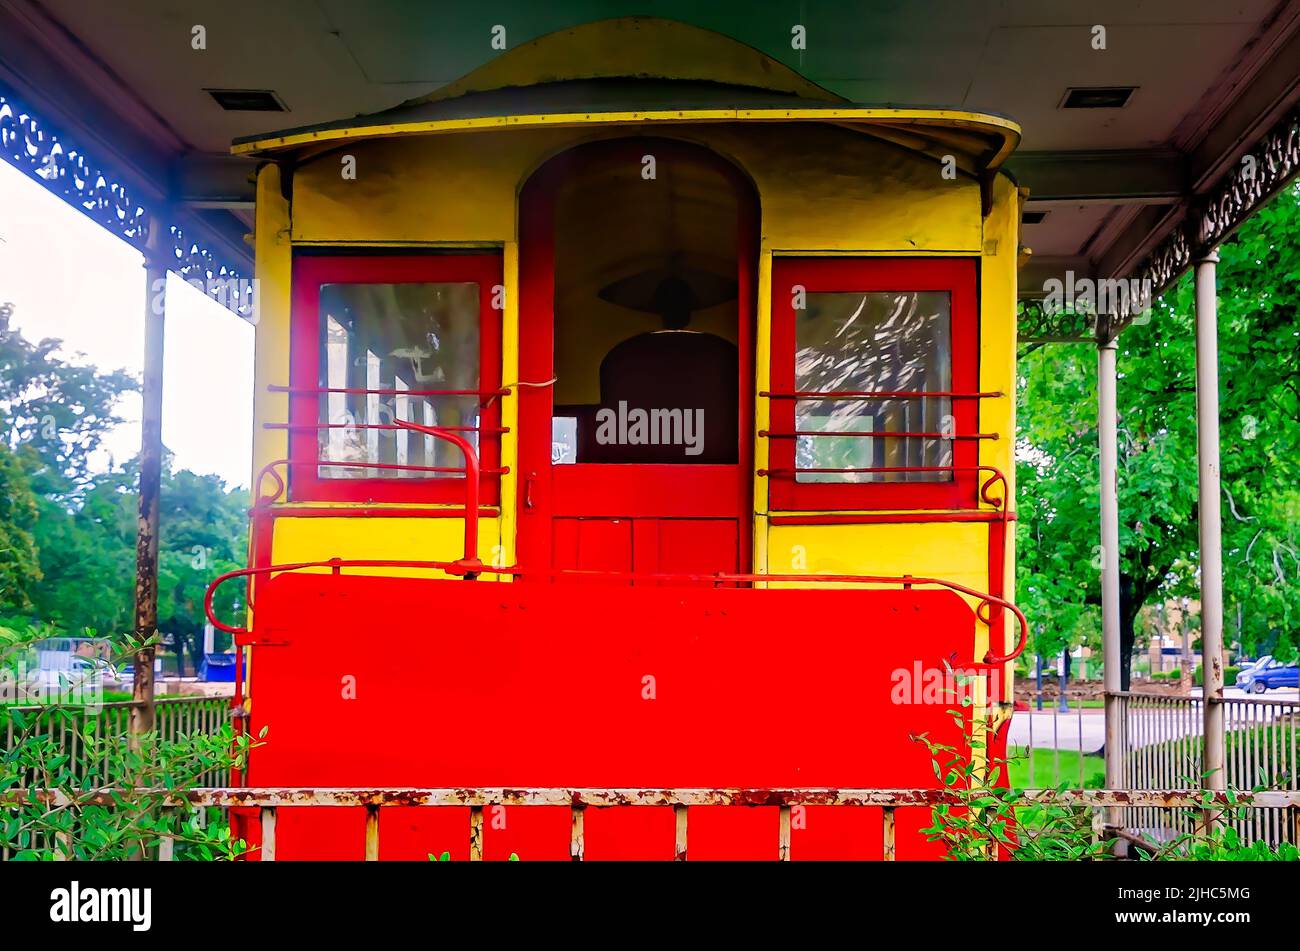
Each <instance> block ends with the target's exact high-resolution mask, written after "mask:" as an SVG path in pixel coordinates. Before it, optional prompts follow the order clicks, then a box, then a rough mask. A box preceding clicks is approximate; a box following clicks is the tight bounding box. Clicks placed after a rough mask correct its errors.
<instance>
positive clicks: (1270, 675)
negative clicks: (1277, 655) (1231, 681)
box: [1237, 654, 1300, 693]
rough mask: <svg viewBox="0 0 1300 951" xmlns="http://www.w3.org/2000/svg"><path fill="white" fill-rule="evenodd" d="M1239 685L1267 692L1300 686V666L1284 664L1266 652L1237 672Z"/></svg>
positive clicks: (1259, 691) (1254, 691)
mask: <svg viewBox="0 0 1300 951" xmlns="http://www.w3.org/2000/svg"><path fill="white" fill-rule="evenodd" d="M1237 686H1238V687H1240V688H1241V689H1242V690H1249V691H1250V692H1251V693H1265V692H1266V691H1268V690H1270V689H1277V688H1279V687H1300V666H1297V665H1296V664H1283V663H1281V662H1279V661H1276V660H1274V659H1273V658H1272V657H1271V656H1269V655H1267V654H1266V655H1264V656H1263V657H1261V658H1260V659H1259V660H1257V661H1255V663H1253V664H1251V665H1250V666H1249V667H1247V668H1245V669H1244V670H1242V671H1241V672H1240V673H1238V674H1237Z"/></svg>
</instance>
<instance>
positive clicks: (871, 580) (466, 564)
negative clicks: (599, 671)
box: [204, 387, 1029, 680]
mask: <svg viewBox="0 0 1300 951" xmlns="http://www.w3.org/2000/svg"><path fill="white" fill-rule="evenodd" d="M272 389H273V390H276V391H281V392H287V393H301V394H319V393H322V392H349V393H351V392H356V393H377V392H381V391H377V390H360V389H356V390H354V389H347V388H334V389H328V388H326V389H314V388H313V389H301V390H295V389H293V388H289V387H272ZM393 392H394V394H397V393H398V392H399V391H393ZM400 393H401V394H404V395H445V396H450V395H478V396H488V397H490V398H495V397H496V396H499V395H506V394H508V393H509V391H508V390H494V391H460V390H430V391H418V392H417V391H400ZM761 395H763V396H767V397H770V398H772V399H812V398H826V399H883V398H919V397H936V396H943V397H949V398H954V399H958V398H971V399H980V398H986V397H997V396H1002V395H1003V394H1001V393H948V392H944V393H936V392H892V391H876V392H867V391H830V392H827V393H820V392H802V393H763V394H761ZM334 425H335V424H328V423H316V424H304V425H303V426H302V427H292V426H290V425H289V424H267V426H268V428H306V429H321V428H331V427H333V426H334ZM339 425H344V426H346V425H348V424H339ZM355 428H379V429H401V430H408V431H413V432H419V433H422V434H424V435H427V436H431V437H433V438H436V439H443V440H445V441H447V442H451V443H452V444H453V445H455V446H456V447H457V448H459V449H460V451H461V453H462V455H463V456H464V460H465V465H464V466H461V467H454V466H412V465H406V464H397V463H379V462H365V461H348V462H330V461H328V460H319V459H304V460H293V459H278V460H275V461H274V462H270V463H267V464H266V465H265V466H263V467H262V470H261V471H260V472H259V473H258V478H257V483H256V485H255V487H254V491H256V492H258V493H259V494H258V495H257V496H256V501H255V503H254V506H253V517H254V522H255V528H254V539H256V538H257V536H258V535H259V532H258V531H257V528H256V524H257V520H258V518H259V516H261V515H264V514H267V513H268V512H269V511H270V509H271V506H272V505H273V504H274V503H275V502H276V500H277V499H279V498H280V497H281V495H282V494H283V493H284V492H285V491H286V485H285V482H284V479H283V478H282V477H281V476H280V474H279V473H278V471H277V467H279V466H281V465H283V466H285V467H286V468H287V467H290V466H293V465H313V466H344V467H357V468H369V469H392V470H396V471H413V472H458V473H462V474H463V475H464V476H465V508H464V513H463V517H464V519H465V534H464V549H463V554H462V557H461V558H459V559H456V560H454V561H431V560H389V559H341V558H332V559H327V560H323V561H310V562H296V563H289V564H281V565H274V564H269V565H259V564H257V558H256V557H255V555H256V552H255V550H250V559H249V560H250V562H251V567H248V568H242V569H239V570H237V571H231V572H226V573H225V574H222V575H220V576H218V577H217V578H216V579H214V580H213V582H212V583H211V584H210V585H209V586H208V589H207V591H206V593H205V596H204V609H205V611H206V613H207V616H208V619H209V620H210V621H211V622H212V624H213V625H214V626H215V627H217V628H218V629H220V630H222V631H225V632H227V633H229V634H232V635H234V636H236V637H244V636H247V635H248V634H249V633H250V631H249V630H248V629H246V628H240V627H234V626H231V625H228V624H225V623H224V622H222V621H221V620H220V619H219V618H217V617H216V615H215V612H214V609H213V597H214V595H215V593H216V590H217V588H218V587H219V586H220V585H221V584H223V583H225V582H226V581H229V580H231V579H233V578H239V577H243V578H247V579H248V603H249V607H250V608H252V606H253V599H252V580H253V579H254V578H255V577H260V576H263V575H270V574H274V573H278V572H284V571H300V570H305V569H312V568H317V569H319V568H329V569H331V571H332V572H333V573H334V574H340V573H341V572H342V570H343V569H344V568H349V567H352V568H362V567H365V568H417V569H425V570H437V571H443V572H446V573H448V574H452V575H456V576H459V577H462V578H465V579H467V580H474V579H475V578H477V577H478V576H479V575H481V574H485V573H486V574H494V575H498V576H514V577H518V576H521V575H524V574H527V575H528V576H530V577H537V576H542V577H549V578H553V579H564V578H582V579H584V580H592V579H599V578H606V579H609V580H611V581H616V582H620V583H631V582H638V581H639V582H653V583H664V582H667V583H684V584H700V583H712V584H714V585H716V586H721V585H736V584H750V585H752V584H758V583H767V582H787V583H796V584H802V583H833V584H877V585H879V584H888V585H894V584H897V585H901V586H902V587H904V588H911V587H914V586H923V585H929V586H937V587H943V588H947V589H949V590H952V591H956V592H958V593H961V594H964V595H966V596H968V597H971V598H974V599H975V600H976V601H977V602H978V606H977V608H976V616H977V617H978V618H979V619H980V620H981V621H982V622H984V623H985V624H988V625H989V627H990V629H991V630H992V628H993V626H994V624H995V623H996V622H997V621H1000V620H1001V612H1002V610H1009V611H1011V612H1012V614H1013V615H1014V616H1015V618H1016V621H1017V624H1018V626H1019V637H1018V639H1017V642H1016V644H1015V646H1014V648H1013V649H1012V650H1010V651H1009V652H1006V653H996V652H995V651H994V650H993V649H992V648H991V647H990V650H989V651H987V652H986V654H985V657H984V660H983V663H985V664H988V665H990V666H997V665H1001V664H1005V663H1007V662H1009V661H1011V660H1014V659H1015V658H1016V657H1018V656H1019V655H1020V654H1021V652H1022V651H1023V650H1024V648H1025V644H1026V642H1027V639H1028V632H1029V627H1028V622H1027V621H1026V619H1025V616H1024V614H1023V613H1022V612H1021V611H1020V609H1019V608H1017V607H1016V606H1015V605H1014V604H1012V603H1011V602H1010V601H1008V600H1006V599H1005V598H1004V597H1003V596H1002V592H1001V587H1002V583H1001V582H1002V577H1001V576H1002V572H1001V565H1002V563H1003V561H1004V560H1005V545H1006V532H1007V530H1008V523H1009V520H1010V519H1011V518H1012V515H1011V513H1010V512H1009V506H1008V488H1009V487H1008V483H1007V478H1006V476H1005V474H1004V473H1003V472H1002V471H1001V470H1000V469H998V468H997V467H996V466H989V465H979V466H877V467H864V468H842V469H829V468H827V469H760V470H759V471H758V474H759V475H761V476H768V477H778V478H780V477H795V476H797V474H798V473H799V472H827V473H830V472H840V473H855V472H863V473H867V472H881V473H903V472H961V471H972V472H987V473H989V476H988V478H987V479H985V480H984V481H983V482H982V483H981V485H980V489H979V497H980V499H981V500H982V501H983V502H985V503H986V504H988V505H992V506H993V507H994V508H995V509H996V510H997V511H998V512H999V513H1000V518H998V520H997V521H998V523H999V526H1000V529H1001V531H1000V532H999V536H1000V540H999V544H998V546H997V548H998V549H999V552H1000V554H999V557H998V561H997V564H998V569H997V571H996V572H995V571H994V568H993V564H992V562H993V557H992V555H991V556H990V570H989V579H990V587H993V588H994V589H995V590H994V591H993V592H992V593H985V592H983V591H978V590H976V589H974V588H969V587H966V586H965V585H961V584H958V583H956V582H951V581H946V580H944V579H941V578H928V577H917V576H912V575H901V576H897V575H845V574H776V575H774V574H741V573H726V572H719V573H715V574H682V573H646V572H619V571H594V570H581V569H557V570H547V571H534V570H527V571H525V569H523V568H521V567H519V566H517V565H514V566H504V567H503V566H486V565H484V564H483V563H482V561H481V560H480V559H479V558H478V519H479V514H480V508H479V476H480V475H481V474H482V473H483V472H489V473H495V474H503V473H505V472H507V471H508V468H494V469H481V467H480V464H479V458H478V454H477V452H476V451H475V449H474V447H473V445H471V444H470V442H469V441H468V440H467V439H465V438H464V437H463V436H460V435H459V433H460V432H467V431H477V432H486V431H489V430H484V429H479V428H477V427H434V426H424V425H421V424H418V423H412V422H408V421H406V420H396V421H395V422H394V423H391V424H369V425H368V426H364V427H363V426H356V427H355ZM491 431H500V432H505V431H506V430H504V429H499V430H498V429H494V430H491ZM760 435H771V434H770V433H766V432H761V433H760ZM781 435H784V434H781ZM789 435H799V434H798V433H793V434H789ZM807 435H813V436H836V435H845V434H843V433H833V432H813V433H808V434H807ZM849 435H864V436H865V435H910V436H927V435H931V434H917V433H908V434H885V433H854V434H849ZM940 435H941V434H940ZM934 438H939V436H935V437H934ZM942 438H950V437H948V436H944V437H942ZM969 438H992V439H996V438H998V437H997V434H996V433H994V434H971V437H969ZM268 475H269V476H270V477H271V478H272V479H273V480H274V481H275V484H276V488H275V491H274V493H273V494H271V495H269V496H268V495H263V494H261V486H262V484H263V480H264V478H265V477H266V476H268ZM999 483H1000V484H1001V486H1002V492H1001V495H1000V496H996V497H994V496H990V492H991V490H992V488H993V486H994V485H996V484H999ZM343 511H344V512H346V511H347V510H346V509H345V510H343ZM918 514H919V516H920V518H921V520H925V521H945V520H947V518H948V517H949V516H955V515H956V514H959V513H945V512H933V513H926V512H923V513H918ZM255 544H256V542H254V546H255ZM993 547H994V546H993V545H992V544H991V545H990V548H991V549H992V548H993ZM250 549H253V546H250ZM994 582H996V583H994ZM240 673H241V675H242V671H241V672H240ZM240 679H241V680H242V676H241V677H240Z"/></svg>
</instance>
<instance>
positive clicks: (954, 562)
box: [236, 19, 1024, 859]
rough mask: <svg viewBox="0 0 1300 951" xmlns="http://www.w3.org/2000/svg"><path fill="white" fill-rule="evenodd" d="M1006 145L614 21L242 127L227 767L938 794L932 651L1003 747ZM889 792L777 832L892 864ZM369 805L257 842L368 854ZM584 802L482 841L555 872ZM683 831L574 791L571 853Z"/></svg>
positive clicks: (442, 843)
mask: <svg viewBox="0 0 1300 951" xmlns="http://www.w3.org/2000/svg"><path fill="white" fill-rule="evenodd" d="M1017 140H1018V131H1017V128H1016V126H1015V125H1014V124H1013V123H1012V122H1010V121H1008V120H1006V119H1004V118H1000V117H997V116H990V115H981V114H973V113H968V112H962V111H958V110H949V109H933V110H924V109H893V108H878V107H864V106H858V105H854V104H851V103H847V102H844V101H842V100H840V99H839V98H838V97H836V96H834V95H832V94H830V93H828V92H827V91H826V90H824V89H822V88H820V87H818V86H815V85H814V84H812V83H809V82H807V81H806V80H804V79H802V78H801V77H800V76H798V75H797V74H795V73H793V72H791V71H790V70H788V69H787V68H785V67H783V66H781V65H780V64H778V63H776V62H774V61H772V60H770V59H768V58H767V57H764V56H763V55H761V54H759V53H758V52H756V51H754V50H752V49H749V48H748V47H744V46H742V45H740V44H737V43H735V42H734V41H731V40H728V39H725V38H723V37H721V36H718V35H715V34H710V33H707V32H705V31H700V30H696V29H693V28H689V27H685V26H682V25H679V24H674V23H669V22H665V21H654V20H643V19H633V20H620V21H608V22H604V23H596V24H591V25H589V26H585V27H580V28H577V29H574V30H568V31H565V32H562V33H558V34H553V35H551V36H548V37H543V38H542V39H539V40H537V41H534V42H532V43H529V44H527V45H525V46H521V47H519V48H517V49H514V50H511V51H509V52H506V53H503V54H502V55H501V56H500V57H499V58H498V59H497V60H495V61H494V62H492V63H490V64H489V65H487V66H485V67H483V68H481V69H479V70H477V71H475V72H474V73H471V74H469V75H468V76H466V77H465V78H464V79H462V80H460V81H458V82H455V83H453V84H451V85H450V86H448V87H446V88H444V89H442V90H439V91H438V92H436V93H434V94H432V95H429V96H426V97H423V98H421V99H418V100H414V101H411V102H408V103H405V104H404V105H402V106H399V107H397V108H395V109H393V110H391V111H389V112H386V113H382V114H379V115H374V116H367V117H360V118H356V119H349V120H344V121H340V122H337V123H331V124H328V125H325V126H319V127H314V128H311V129H303V130H291V131H288V132H284V133H281V134H277V135H271V136H264V137H259V138H257V139H256V140H253V141H243V142H240V143H237V145H236V150H237V151H239V152H242V153H245V154H254V155H258V156H263V157H265V158H266V160H267V161H266V163H265V164H264V165H263V166H262V167H261V171H260V173H259V176H258V204H257V224H256V244H257V277H258V290H257V309H258V320H259V322H258V327H257V357H256V367H257V387H258V392H257V401H256V433H255V436H254V443H255V457H256V462H255V473H256V483H255V490H254V494H255V496H256V502H255V506H254V509H253V513H252V519H253V541H252V560H251V568H250V571H249V573H248V578H249V581H250V607H251V611H250V619H249V623H248V627H247V629H244V628H239V629H237V630H238V634H237V639H238V642H239V644H240V645H241V656H242V657H243V658H244V664H243V669H242V673H241V678H242V682H241V686H240V690H241V693H240V695H239V698H238V699H239V703H240V704H241V705H242V706H243V707H244V709H245V712H246V714H247V721H246V722H247V724H248V725H249V727H250V728H251V729H252V730H253V731H254V732H260V731H261V729H262V728H263V727H265V728H267V734H266V743H265V745H264V746H262V747H260V748H259V749H257V750H256V751H255V752H254V753H253V755H252V757H251V761H250V764H249V768H248V770H247V772H246V774H245V775H244V776H243V777H242V778H243V780H244V781H245V782H246V783H248V784H250V785H257V786H303V787H306V786H316V787H330V786H399V787H502V786H504V787H513V788H521V787H551V786H554V787H559V786H563V787H602V788H603V787H638V788H651V787H655V788H668V787H678V788H680V787H707V788H735V787H747V788H789V787H857V788H863V787H877V788H902V787H925V786H930V785H933V784H934V783H935V776H934V773H933V771H932V766H931V761H930V756H929V754H928V752H927V751H926V749H925V748H924V746H922V745H921V744H919V743H917V742H916V741H915V739H914V738H913V737H914V735H916V734H919V733H922V732H927V731H928V732H930V733H931V734H932V735H934V736H935V737H936V738H944V739H946V741H948V742H953V741H955V740H957V739H959V736H960V734H959V732H958V731H957V729H956V727H955V726H954V725H953V724H952V723H951V722H950V718H949V716H948V715H947V713H946V711H947V710H949V709H951V708H952V706H953V701H952V698H951V697H948V696H942V697H939V696H936V694H935V691H934V690H933V689H932V687H933V683H934V680H935V677H936V675H942V673H943V672H944V671H946V670H947V669H948V668H953V669H956V670H970V671H974V672H975V673H976V675H977V677H976V683H977V685H978V687H977V690H976V694H977V695H976V697H975V700H976V704H975V707H974V708H973V709H975V710H977V711H978V712H979V713H980V714H981V717H980V719H981V720H982V719H984V715H989V717H991V722H992V723H993V729H994V731H995V737H996V736H998V735H1000V731H1001V729H1002V727H1004V726H1005V722H1006V720H1007V718H1008V717H1009V714H1010V706H1009V702H1008V701H1009V690H1010V680H1009V674H1010V661H1011V659H1012V658H1013V657H1014V655H1015V654H1016V653H1017V652H1018V651H1019V649H1020V647H1021V646H1023V641H1022V638H1023V631H1024V624H1023V618H1022V617H1021V616H1020V615H1019V612H1018V611H1016V610H1015V609H1014V607H1012V606H1011V603H1010V602H1011V579H1012V577H1013V574H1012V566H1013V550H1012V548H1013V546H1012V543H1013V537H1012V533H1011V532H1010V531H1009V527H1010V521H1011V519H1013V518H1014V513H1013V511H1012V510H1013V504H1012V499H1013V493H1014V481H1013V444H1014V440H1013V438H1012V434H1013V432H1014V425H1015V422H1014V409H1013V408H1014V401H1013V398H1012V397H1013V392H1014V361H1015V321H1014V313H1015V293H1016V277H1015V270H1016V260H1017V229H1018V222H1019V212H1020V202H1021V195H1020V194H1019V192H1018V190H1017V188H1016V186H1015V184H1014V183H1013V182H1012V181H1011V180H1010V179H1009V178H1008V177H1007V176H1006V175H1005V174H1003V173H1001V172H1000V171H999V170H998V169H999V166H1000V164H1001V162H1002V161H1003V160H1004V159H1005V158H1006V156H1007V155H1008V154H1009V152H1010V151H1011V150H1012V149H1013V148H1014V146H1015V144H1016V142H1017ZM466 811H467V810H461V809H457V808H445V809H414V808H411V809H400V808H399V812H398V814H399V815H401V818H400V819H399V820H397V821H392V820H389V821H387V822H386V825H385V832H384V836H383V839H382V842H381V850H382V857H384V858H403V857H415V858H423V857H424V856H425V855H427V854H428V853H429V852H442V851H450V852H451V853H452V855H453V856H457V855H462V854H463V853H464V851H465V850H466V848H467V847H468V846H467V843H466V837H465V835H464V830H465V828H466V815H464V814H463V813H465V812H466ZM871 811H872V810H850V809H836V808H834V807H810V808H808V809H807V810H806V811H803V812H801V813H800V815H799V817H798V820H797V821H796V823H795V825H794V830H793V832H792V835H791V840H790V842H791V844H790V850H791V855H792V857H794V858H818V857H839V858H852V857H868V858H869V857H872V856H875V857H879V855H880V853H881V848H882V843H881V838H880V823H879V817H876V818H875V819H874V820H873V818H872V817H871V816H870V814H869V813H870V812H871ZM691 816H692V818H691V822H692V828H691V857H692V858H709V857H716V858H751V857H752V858H771V857H775V855H774V850H773V847H772V843H773V842H774V841H775V832H774V830H775V827H776V823H777V821H778V820H777V810H776V808H774V807H763V806H755V807H754V808H750V809H734V808H726V807H717V808H712V809H704V808H701V809H693V810H692V813H691ZM363 821H364V819H363V816H362V814H361V813H360V811H357V812H356V813H355V814H353V811H352V810H347V809H331V810H325V809H318V810H312V809H309V808H303V809H297V810H295V809H285V810H282V811H281V817H280V820H279V831H278V850H279V855H280V857H282V858H295V857H303V858H306V857H337V858H348V857H351V858H360V857H361V854H362V848H363V837H362V836H361V828H362V823H363ZM569 821H570V820H569V814H568V810H564V809H549V808H546V807H527V808H523V807H518V808H511V809H504V808H494V809H491V810H489V813H488V815H486V816H485V821H484V830H483V834H484V848H485V854H486V855H487V857H494V856H495V857H505V856H507V855H509V854H510V853H517V854H518V855H520V856H521V857H522V858H524V859H532V858H567V857H568V849H569ZM673 822H674V818H673V812H672V810H671V809H670V808H657V807H643V808H636V809H606V810H591V811H590V814H589V815H588V817H587V820H586V848H587V856H588V857H589V858H601V857H610V858H618V857H637V858H671V857H673V846H674V829H673ZM928 822H929V817H928V814H927V812H926V810H924V809H922V808H917V809H913V810H908V809H901V810H900V811H899V815H898V846H897V850H898V855H899V856H900V857H904V858H907V857H926V856H934V855H936V854H937V847H936V846H934V845H932V844H930V843H927V842H926V841H925V837H924V835H922V834H921V833H920V829H921V828H922V827H923V826H924V825H926V824H928ZM248 832H249V836H250V838H253V839H255V838H256V835H255V832H256V830H255V829H252V828H250V829H249V830H248Z"/></svg>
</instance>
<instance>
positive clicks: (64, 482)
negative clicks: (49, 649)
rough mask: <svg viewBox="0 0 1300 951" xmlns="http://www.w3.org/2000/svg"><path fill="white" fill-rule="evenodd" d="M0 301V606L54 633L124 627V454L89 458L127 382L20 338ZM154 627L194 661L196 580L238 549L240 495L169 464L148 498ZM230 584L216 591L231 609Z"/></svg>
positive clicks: (130, 557)
mask: <svg viewBox="0 0 1300 951" xmlns="http://www.w3.org/2000/svg"><path fill="white" fill-rule="evenodd" d="M11 313H12V309H7V310H3V311H0V411H2V412H3V414H4V418H3V421H2V422H0V616H13V617H25V618H27V619H28V620H31V621H34V622H37V623H49V624H53V625H55V626H57V628H59V629H60V630H61V631H62V632H64V633H78V632H81V631H83V630H85V629H88V628H89V629H93V630H97V631H125V630H127V629H129V628H130V627H131V625H132V624H133V617H132V601H133V591H134V578H135V536H136V485H137V483H138V477H139V472H138V467H137V465H136V464H135V463H134V462H129V463H127V464H126V465H125V466H122V467H120V468H116V469H112V470H109V471H99V470H96V469H95V468H94V466H93V465H92V460H91V458H90V457H91V454H92V453H94V452H95V450H96V449H98V448H99V447H100V445H101V443H102V440H103V437H104V436H105V434H106V433H107V432H108V430H109V429H110V428H111V427H112V426H114V425H116V424H117V423H119V422H121V420H120V418H119V417H118V416H117V415H116V411H115V407H116V405H117V402H118V400H119V399H120V397H121V396H122V395H123V394H124V393H125V392H127V391H129V390H131V389H134V388H135V381H134V380H133V379H132V378H131V377H130V376H128V375H127V374H124V373H120V372H119V373H103V372H101V371H99V370H97V369H96V368H95V367H93V366H87V365H83V364H79V363H72V362H69V361H66V360H64V359H62V358H61V357H59V356H58V354H57V352H56V351H57V350H58V347H59V341H57V340H43V341H41V342H40V343H39V344H32V343H29V342H28V341H27V340H25V339H24V338H23V337H22V335H21V334H20V333H18V332H17V331H15V330H11V329H10V328H9V317H10V316H11ZM159 505H160V515H161V526H162V527H161V532H160V538H159V549H160V550H159V605H158V609H159V629H160V630H161V631H163V632H165V634H167V635H169V636H170V637H172V638H174V639H175V641H174V646H175V648H176V649H178V650H180V649H185V650H187V651H188V652H189V654H190V656H191V658H192V659H193V660H194V661H195V663H196V664H197V662H198V660H199V656H198V655H199V652H200V650H201V649H202V631H203V624H204V620H205V619H204V616H203V594H204V590H205V589H206V587H207V584H208V582H210V581H211V580H212V579H213V578H215V577H216V576H217V575H218V574H220V573H222V572H224V571H230V570H233V569H236V568H240V567H242V566H243V564H244V558H245V554H246V550H247V510H248V505H249V500H248V494H247V493H246V492H244V491H242V490H235V491H227V490H226V489H225V487H224V486H223V485H222V483H221V481H220V480H219V479H218V478H217V477H215V476H199V475H195V474H193V473H191V472H177V473H173V472H172V471H171V465H170V460H169V459H167V460H165V465H164V471H163V476H162V492H161V497H160V501H159ZM240 596H241V592H240V589H239V586H238V585H229V586H227V587H226V588H224V589H222V590H221V591H219V592H218V597H217V608H218V609H219V610H220V611H222V612H223V613H224V614H225V616H228V617H229V616H234V615H235V614H236V613H237V612H236V610H235V602H236V601H237V600H238V599H239V598H240Z"/></svg>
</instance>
